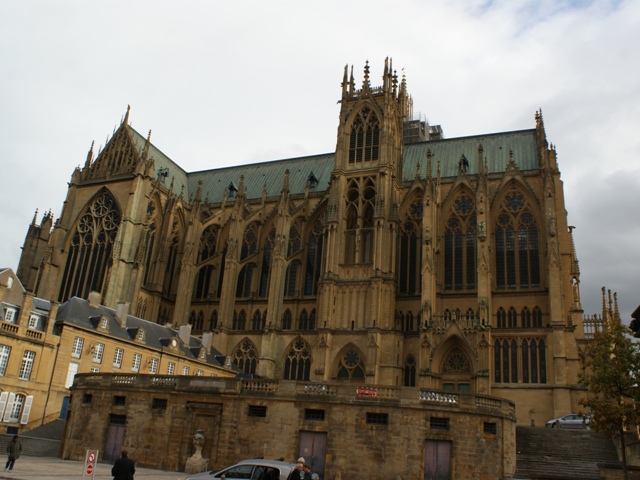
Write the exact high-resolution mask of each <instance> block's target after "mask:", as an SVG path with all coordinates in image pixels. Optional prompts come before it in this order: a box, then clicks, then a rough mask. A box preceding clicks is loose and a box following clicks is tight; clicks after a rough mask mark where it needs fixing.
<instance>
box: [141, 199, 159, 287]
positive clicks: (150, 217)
mask: <svg viewBox="0 0 640 480" xmlns="http://www.w3.org/2000/svg"><path fill="white" fill-rule="evenodd" d="M155 216H156V205H155V203H153V202H149V203H148V204H147V221H148V223H149V226H148V227H147V228H146V230H145V234H144V277H143V280H142V282H143V284H144V285H149V282H151V279H152V278H153V267H154V262H153V247H154V245H155V242H156V230H157V229H156V220H155Z"/></svg>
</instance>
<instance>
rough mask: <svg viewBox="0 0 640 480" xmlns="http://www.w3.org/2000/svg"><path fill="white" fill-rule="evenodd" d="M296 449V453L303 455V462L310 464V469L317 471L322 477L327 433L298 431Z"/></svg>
mask: <svg viewBox="0 0 640 480" xmlns="http://www.w3.org/2000/svg"><path fill="white" fill-rule="evenodd" d="M298 450H299V453H298V455H299V456H300V457H304V460H305V462H307V463H308V464H309V465H311V471H312V472H313V473H317V474H318V475H319V476H320V478H324V457H325V454H326V450H327V433H326V432H305V431H300V446H299V449H298Z"/></svg>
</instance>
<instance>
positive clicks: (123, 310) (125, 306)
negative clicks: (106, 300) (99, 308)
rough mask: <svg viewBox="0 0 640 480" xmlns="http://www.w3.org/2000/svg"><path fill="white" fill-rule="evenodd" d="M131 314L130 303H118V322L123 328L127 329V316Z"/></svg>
mask: <svg viewBox="0 0 640 480" xmlns="http://www.w3.org/2000/svg"><path fill="white" fill-rule="evenodd" d="M128 314H129V302H118V308H117V309H116V320H118V323H119V324H120V326H121V327H122V328H127V315H128Z"/></svg>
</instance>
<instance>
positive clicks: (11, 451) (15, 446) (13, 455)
mask: <svg viewBox="0 0 640 480" xmlns="http://www.w3.org/2000/svg"><path fill="white" fill-rule="evenodd" d="M21 453H22V443H20V439H19V438H18V435H14V436H13V440H11V441H10V442H9V444H8V445H7V455H8V456H9V458H8V459H7V464H6V465H5V466H4V469H5V470H9V471H11V470H13V464H14V463H16V460H17V459H18V458H20V454H21Z"/></svg>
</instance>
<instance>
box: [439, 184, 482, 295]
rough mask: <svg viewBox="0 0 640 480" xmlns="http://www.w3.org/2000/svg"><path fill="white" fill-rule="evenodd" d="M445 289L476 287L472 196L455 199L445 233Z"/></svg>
mask: <svg viewBox="0 0 640 480" xmlns="http://www.w3.org/2000/svg"><path fill="white" fill-rule="evenodd" d="M444 288H445V290H469V289H475V288H476V216H475V205H474V201H473V199H472V198H471V196H470V195H467V194H466V193H462V194H460V195H458V197H457V198H456V199H455V200H454V201H453V203H452V205H451V209H450V211H449V217H448V219H447V221H446V223H445V232H444Z"/></svg>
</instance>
